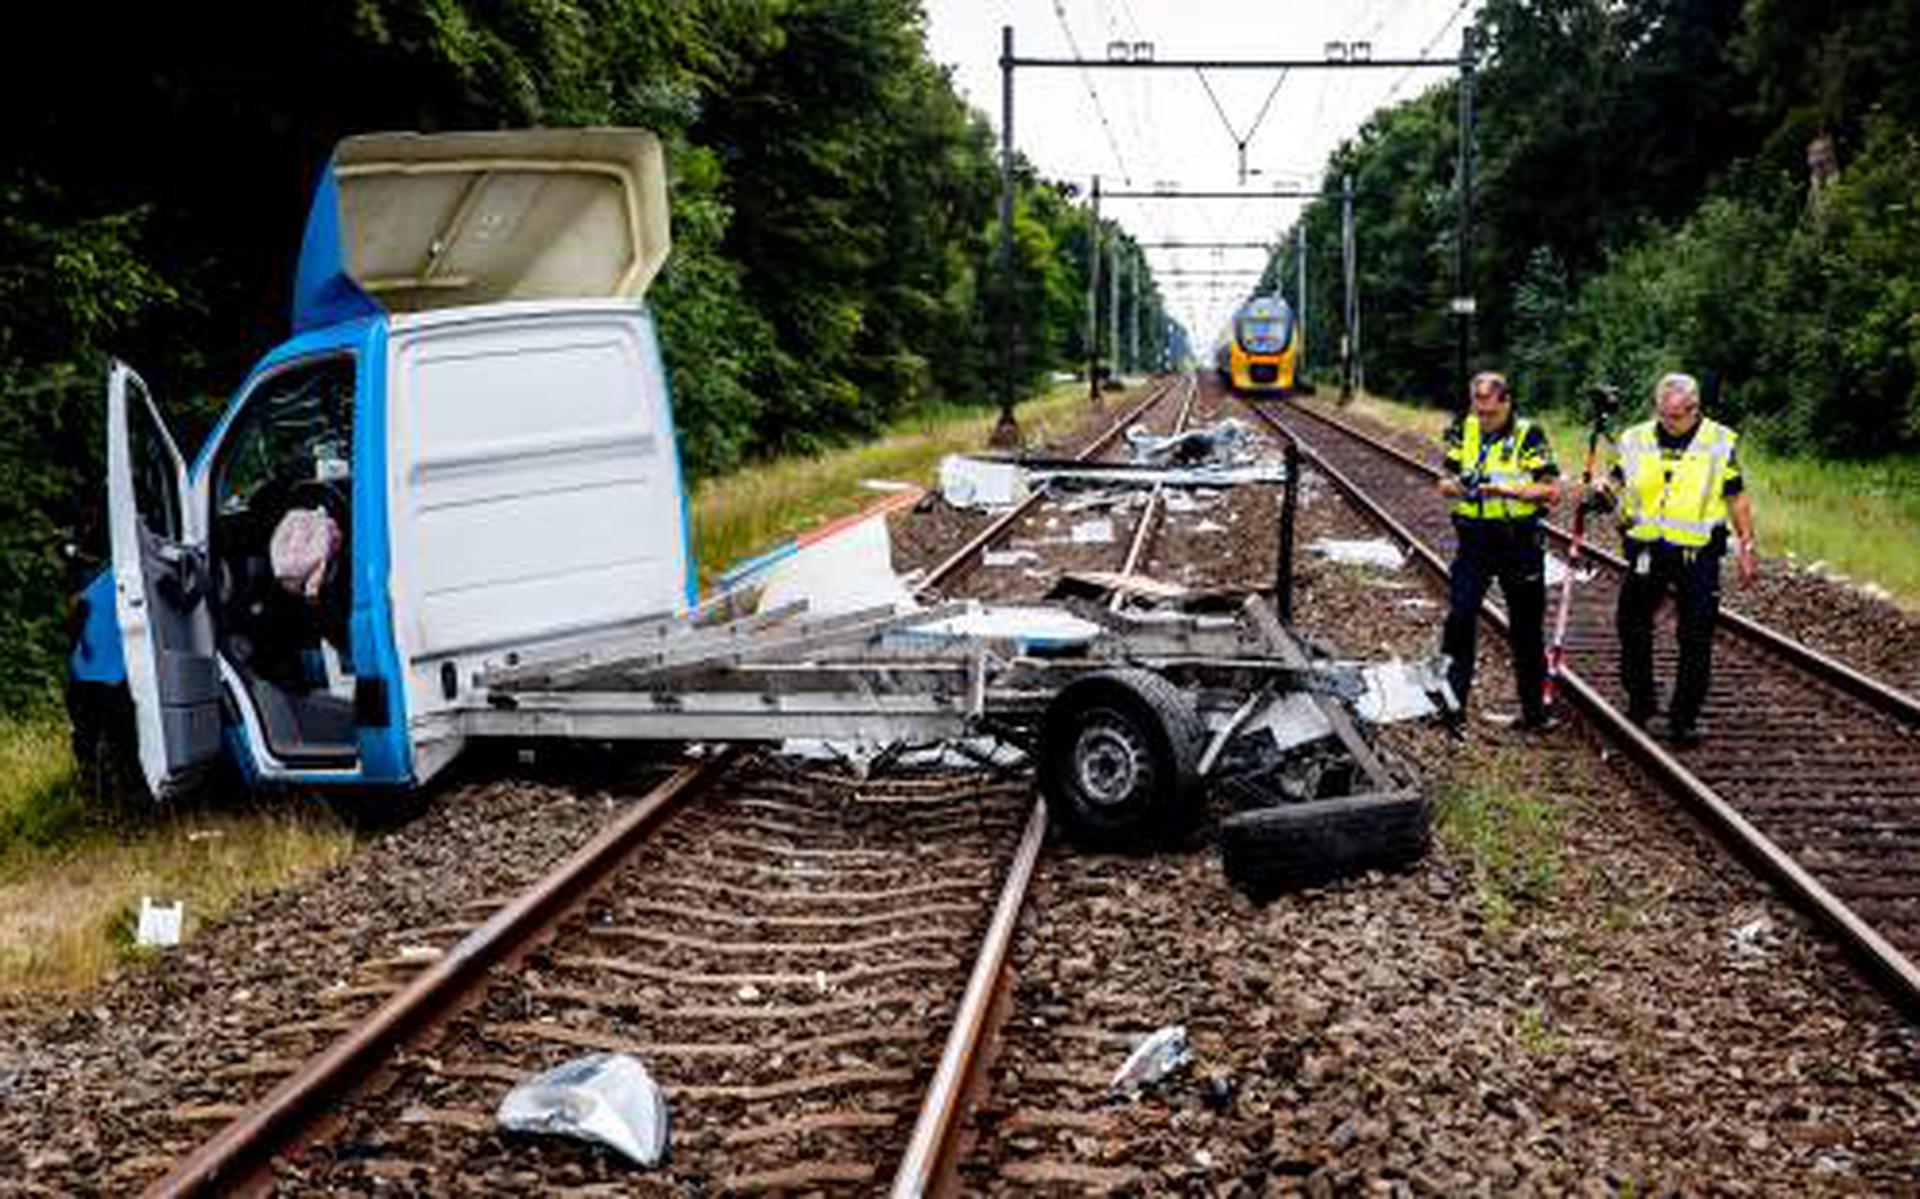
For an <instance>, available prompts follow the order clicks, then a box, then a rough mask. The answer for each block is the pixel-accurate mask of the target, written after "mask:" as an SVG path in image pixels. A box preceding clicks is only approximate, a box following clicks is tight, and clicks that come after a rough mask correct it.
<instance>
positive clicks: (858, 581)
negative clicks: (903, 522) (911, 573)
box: [760, 518, 916, 617]
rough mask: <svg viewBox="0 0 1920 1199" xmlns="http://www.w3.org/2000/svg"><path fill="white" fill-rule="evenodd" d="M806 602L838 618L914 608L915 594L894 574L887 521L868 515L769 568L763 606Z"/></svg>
mask: <svg viewBox="0 0 1920 1199" xmlns="http://www.w3.org/2000/svg"><path fill="white" fill-rule="evenodd" d="M796 601H804V602H805V603H806V606H807V607H806V610H807V613H808V615H810V616H814V617H824V616H837V615H840V614H842V613H846V612H859V611H862V610H865V609H869V608H876V607H880V606H883V605H884V606H888V607H891V608H892V609H893V610H894V611H896V612H911V611H912V610H913V609H914V608H915V606H916V605H915V604H914V601H913V596H912V595H910V594H908V592H907V589H906V587H905V586H904V585H903V584H902V583H901V582H900V577H899V576H898V575H896V574H894V573H893V547H892V543H891V541H890V540H889V538H888V535H887V522H886V521H885V520H882V519H877V518H870V519H867V520H862V521H858V522H856V523H854V524H852V525H849V526H847V527H846V528H844V529H841V530H840V531H839V532H838V533H836V534H835V535H834V536H832V537H828V538H826V539H824V540H821V541H816V542H814V543H813V544H811V545H804V546H801V547H799V548H798V549H797V550H795V551H794V552H793V553H791V554H788V555H787V556H786V557H784V558H782V559H780V560H779V561H777V562H775V563H773V564H772V565H771V566H770V567H769V568H768V570H767V571H766V584H765V587H764V588H763V590H762V591H761V593H760V610H761V611H763V612H770V611H774V610H776V609H778V608H781V607H784V606H786V605H789V604H792V603H794V602H796Z"/></svg>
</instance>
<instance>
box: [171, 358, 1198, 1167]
mask: <svg viewBox="0 0 1920 1199" xmlns="http://www.w3.org/2000/svg"><path fill="white" fill-rule="evenodd" d="M1175 385H1176V380H1174V379H1166V380H1162V381H1160V382H1158V383H1157V384H1156V386H1155V387H1154V388H1153V389H1152V391H1151V392H1150V393H1149V394H1148V395H1147V396H1146V397H1144V398H1143V399H1142V400H1141V401H1140V402H1139V403H1138V404H1137V405H1135V406H1134V407H1133V408H1131V409H1129V410H1128V411H1126V412H1125V413H1123V414H1122V415H1121V417H1120V418H1119V419H1118V420H1117V421H1116V422H1115V423H1114V424H1113V426H1112V427H1110V428H1109V429H1107V430H1106V431H1105V432H1104V433H1102V434H1101V435H1100V436H1099V437H1098V438H1096V439H1095V440H1094V441H1093V442H1091V443H1090V444H1089V445H1088V446H1087V447H1086V448H1085V449H1083V450H1082V451H1081V452H1080V454H1079V455H1078V457H1080V458H1082V459H1090V458H1093V457H1095V456H1097V455H1098V454H1100V453H1101V452H1103V451H1104V450H1106V449H1107V448H1108V447H1109V446H1110V445H1112V443H1113V442H1114V440H1115V439H1117V438H1118V437H1119V436H1120V435H1121V433H1122V432H1123V431H1124V430H1125V429H1127V428H1128V427H1130V426H1131V425H1133V424H1134V423H1136V422H1137V421H1138V420H1140V419H1141V418H1142V417H1143V416H1144V415H1146V413H1147V412H1149V411H1150V410H1151V409H1152V408H1153V407H1154V406H1155V405H1157V404H1159V403H1160V402H1161V400H1163V399H1164V398H1165V397H1166V396H1168V395H1170V394H1172V392H1173V390H1174V387H1175ZM1041 498H1043V496H1042V494H1040V493H1036V494H1035V495H1034V496H1033V497H1032V498H1031V499H1030V500H1029V501H1028V502H1027V503H1026V504H1024V505H1021V506H1020V507H1018V508H1016V509H1014V510H1013V511H1011V512H1009V513H1007V514H1005V515H1004V516H1003V517H1001V518H1000V519H999V520H996V521H995V522H994V523H993V525H992V526H990V527H989V528H988V529H986V530H984V531H983V532H982V533H981V534H980V535H978V536H976V537H975V538H974V539H973V540H972V541H970V542H969V543H968V545H967V546H966V547H963V548H962V549H961V550H960V551H958V552H957V553H955V554H954V555H952V556H951V557H949V558H948V559H947V560H946V561H945V562H943V563H941V564H940V565H939V566H937V567H936V568H935V569H934V570H933V571H932V572H930V574H929V575H928V578H927V583H926V586H927V587H928V588H931V587H935V586H938V585H939V584H941V583H944V582H948V581H950V580H951V579H952V578H953V577H954V576H956V575H958V574H960V573H962V572H963V571H964V570H965V569H966V567H967V566H969V565H970V564H971V563H972V561H973V560H974V559H976V558H977V557H978V555H979V553H980V552H981V551H982V550H984V549H985V548H986V547H987V546H989V545H991V544H992V543H993V542H994V541H995V540H997V539H998V538H999V537H1002V536H1004V535H1005V533H1006V532H1007V531H1008V530H1009V529H1011V528H1012V527H1013V525H1014V523H1015V522H1016V521H1017V520H1018V519H1019V518H1020V516H1022V515H1024V514H1025V513H1026V512H1027V511H1030V510H1031V509H1032V507H1033V506H1035V505H1036V504H1037V503H1038V502H1039V501H1040V499H1041ZM737 756H738V755H737V754H736V753H735V752H734V751H731V750H728V751H726V752H723V753H721V754H718V755H715V756H714V757H711V758H708V759H706V760H704V761H702V762H699V763H696V764H694V765H690V766H685V767H683V768H681V769H680V770H678V771H676V772H675V773H674V774H673V775H671V776H670V777H669V778H668V779H667V780H665V781H664V782H662V783H661V784H660V785H659V786H657V787H655V788H654V789H653V790H652V791H650V792H649V793H648V794H647V795H645V796H643V797H642V798H641V799H640V800H639V801H637V802H636V803H635V804H634V805H633V806H632V807H631V808H630V809H629V810H628V811H627V812H625V813H623V814H622V815H621V816H620V817H619V818H618V819H617V820H616V821H614V822H613V823H612V824H610V825H609V826H607V827H606V828H604V829H603V830H601V832H599V833H598V834H597V835H596V836H595V837H594V838H593V840H591V841H590V842H588V843H587V844H586V845H584V846H583V847H581V849H579V850H578V851H576V852H575V853H574V854H573V855H572V856H571V857H569V858H568V859H567V860H566V861H564V862H562V863H561V864H560V865H559V866H558V867H556V868H555V869H554V870H552V871H550V872H549V873H548V874H546V875H545V876H543V877H542V878H541V879H540V880H539V882H537V883H536V884H535V885H534V886H533V887H532V888H530V889H529V890H528V891H526V892H525V893H523V894H522V895H521V896H519V897H518V898H517V899H515V900H513V901H512V902H510V903H509V904H508V905H507V906H506V907H504V908H502V909H501V910H500V911H498V912H496V913H495V914H494V915H493V916H492V917H491V918H490V919H488V920H487V921H486V922H485V923H484V924H483V925H482V926H481V927H479V928H478V929H475V930H474V931H473V932H471V933H470V934H468V935H467V936H465V937H464V938H462V939H461V940H460V941H459V942H458V943H457V944H456V945H454V946H453V947H452V948H451V949H450V950H449V951H448V952H447V953H445V954H444V955H442V956H441V957H440V958H439V959H437V960H436V961H435V962H434V964H433V965H432V966H431V967H429V968H428V969H426V970H425V971H423V972H422V973H421V974H420V975H419V976H417V977H416V978H414V979H413V980H412V982H411V983H409V984H408V985H407V986H405V987H404V988H403V989H402V990H401V991H400V993H398V994H396V995H394V996H393V997H392V998H391V999H390V1000H388V1001H387V1002H386V1003H384V1004H383V1005H381V1006H380V1007H379V1008H378V1009H376V1010H375V1011H374V1012H373V1013H372V1014H371V1015H370V1016H368V1017H367V1018H366V1019H364V1020H362V1021H360V1022H359V1023H358V1024H356V1025H355V1027H354V1028H353V1029H352V1030H351V1031H350V1032H348V1033H347V1034H346V1035H344V1036H342V1037H340V1038H339V1039H338V1040H336V1041H334V1042H333V1043H332V1044H330V1045H329V1046H328V1047H327V1048H326V1049H324V1050H323V1051H321V1052H320V1053H318V1054H316V1055H315V1056H313V1057H312V1058H309V1059H307V1061H305V1062H304V1063H303V1064H302V1065H301V1066H300V1067H299V1068H297V1069H296V1070H295V1071H294V1072H293V1073H292V1074H290V1075H288V1076H287V1077H286V1078H284V1079H283V1080H282V1081H281V1082H280V1083H279V1084H278V1085H276V1086H275V1087H274V1088H273V1089H272V1090H271V1091H270V1092H269V1093H268V1094H267V1095H266V1096H265V1097H264V1098H263V1099H261V1100H260V1101H259V1102H257V1103H255V1104H253V1105H251V1106H250V1107H249V1108H248V1109H247V1110H246V1111H245V1112H244V1113H242V1114H241V1115H240V1116H238V1117H237V1118H235V1119H234V1120H232V1121H231V1122H230V1123H228V1124H227V1125H226V1126H224V1127H223V1128H222V1129H221V1130H220V1131H219V1132H218V1133H216V1134H215V1135H214V1136H213V1137H212V1138H211V1139H209V1140H207V1141H205V1142H203V1143H202V1144H201V1145H199V1146H198V1147H197V1148H195V1149H194V1150H193V1151H192V1152H190V1153H189V1154H188V1155H187V1156H185V1157H183V1158H182V1159H180V1161H179V1162H178V1163H176V1165H175V1166H174V1168H173V1169H172V1170H171V1171H170V1172H169V1173H168V1174H167V1175H166V1176H165V1177H163V1178H161V1179H160V1180H158V1181H157V1182H155V1183H154V1184H152V1185H151V1186H150V1187H149V1188H148V1189H147V1191H146V1192H145V1193H146V1194H148V1195H154V1196H160V1195H164V1196H185V1195H203V1194H224V1193H228V1192H231V1191H235V1190H242V1189H246V1188H249V1187H259V1186H264V1185H265V1184H266V1176H267V1172H268V1171H269V1170H270V1169H271V1167H272V1163H273V1161H274V1159H275V1158H276V1156H278V1155H279V1154H282V1153H284V1152H286V1151H287V1150H288V1149H290V1148H292V1147H294V1146H296V1145H298V1144H300V1143H301V1140H302V1137H303V1136H305V1135H307V1134H308V1133H309V1130H310V1129H311V1127H312V1125H313V1124H314V1123H315V1122H316V1121H319V1120H321V1119H323V1118H324V1117H325V1116H327V1115H328V1114H329V1113H330V1112H331V1111H332V1110H333V1109H334V1108H335V1107H336V1106H337V1105H338V1104H339V1103H340V1102H341V1101H342V1100H344V1099H345V1098H346V1097H347V1096H349V1095H351V1094H353V1093H354V1092H355V1091H356V1089H358V1088H360V1087H362V1086H363V1085H364V1084H365V1083H366V1082H367V1081H368V1080H369V1079H370V1078H372V1077H373V1076H374V1075H375V1073H376V1072H377V1071H378V1070H380V1068H381V1067H382V1066H383V1065H384V1064H385V1063H386V1062H387V1061H388V1060H389V1059H390V1058H391V1056H392V1055H393V1054H394V1053H395V1052H397V1051H398V1050H399V1049H401V1048H402V1047H403V1046H405V1045H407V1044H409V1043H411V1042H413V1041H415V1040H417V1039H418V1038H419V1037H421V1036H423V1035H426V1034H428V1033H430V1032H431V1030H433V1029H434V1028H435V1027H437V1026H438V1025H440V1024H442V1023H443V1022H444V1021H445V1020H446V1019H447V1018H448V1017H449V1016H450V1015H451V1014H452V1013H453V1012H455V1011H458V1010H460V1009H461V1008H462V1007H464V1006H466V1005H467V1004H468V1003H469V1002H470V1001H471V1000H472V999H473V997H474V996H475V995H476V994H478V993H480V992H481V991H483V990H484V988H485V985H486V983H487V980H488V975H489V972H490V971H492V970H493V969H494V968H495V967H497V966H499V965H502V964H504V963H509V962H511V961H513V960H515V959H516V958H518V957H520V956H522V955H523V954H524V953H525V952H526V951H527V950H528V948H529V947H530V946H531V945H532V944H534V943H535V942H537V941H539V940H540V939H541V938H542V937H543V936H545V935H546V934H548V933H550V932H551V931H552V930H553V929H554V928H555V927H556V926H557V925H558V924H559V923H560V921H561V920H562V919H563V918H564V917H565V916H566V915H567V913H568V912H570V911H572V910H574V909H575V908H576V907H577V905H578V904H579V903H580V902H582V901H583V900H584V899H585V898H586V897H587V896H589V895H591V894H593V893H594V892H595V891H596V890H597V889H598V888H600V887H602V885H603V884H604V883H605V882H606V881H607V880H608V878H609V877H610V876H611V875H612V873H613V872H614V871H615V870H616V869H617V868H618V867H619V866H620V865H621V864H622V863H623V862H625V861H626V860H628V859H629V858H630V857H631V856H632V854H633V852H634V851H635V849H636V848H637V847H638V846H639V845H640V844H641V843H642V842H643V841H644V840H645V839H646V837H647V835H648V834H649V833H650V832H651V831H652V830H653V829H655V828H656V827H658V825H659V824H660V823H661V821H662V820H663V819H664V818H665V817H666V816H667V815H668V814H669V813H670V812H672V811H673V810H674V809H675V808H676V807H677V806H678V805H679V803H680V802H681V801H683V800H685V799H687V798H689V797H691V796H693V795H695V794H697V793H698V792H699V791H701V790H702V789H704V788H705V787H707V786H708V785H709V784H710V783H711V782H712V781H713V780H714V779H715V778H716V777H718V776H719V774H720V773H721V772H722V771H723V770H724V769H725V768H726V767H727V765H728V764H730V763H731V762H732V761H733V760H735V758H737ZM1045 833H1046V811H1045V807H1044V805H1043V804H1041V803H1040V802H1039V801H1037V800H1036V802H1035V803H1034V805H1033V807H1032V809H1031V810H1030V812H1029V815H1028V818H1027V822H1026V832H1025V834H1024V836H1023V837H1022V839H1021V842H1020V845H1019V848H1018V849H1017V850H1016V856H1015V860H1014V862H1013V865H1012V866H1011V867H1010V869H1009V872H1008V876H1007V879H1006V881H1005V885H1004V887H1003V890H1002V893H1001V896H1000V899H999V902H998V905H997V907H996V910H995V915H994V918H993V920H992V922H991V924H990V926H989V928H988V931H987V934H986V937H985V939H984V943H983V945H982V948H981V956H980V958H979V960H978V961H977V962H976V963H975V965H974V968H973V974H972V979H971V981H970V983H969V988H968V993H967V996H966V999H965V1000H964V1001H963V1004H962V1007H961V1010H960V1016H959V1018H958V1019H957V1020H956V1023H955V1026H954V1031H953V1033H952V1035H951V1037H950V1038H949V1041H948V1044H947V1046H946V1052H945V1055H944V1056H943V1059H942V1064H941V1067H940V1072H939V1075H938V1076H937V1077H936V1081H935V1084H934V1089H933V1090H932V1091H931V1092H929V1095H928V1097H927V1103H926V1106H927V1108H928V1110H929V1111H932V1112H936V1113H937V1114H938V1119H937V1120H935V1121H934V1122H933V1123H931V1124H927V1125H926V1128H925V1130H924V1131H922V1130H916V1133H915V1139H914V1143H913V1147H912V1148H911V1149H910V1150H909V1161H913V1160H916V1158H915V1155H919V1154H925V1155H927V1156H926V1159H925V1160H926V1163H927V1168H928V1169H929V1170H931V1169H932V1168H934V1167H938V1166H941V1165H943V1164H948V1163H950V1158H951V1146H952V1137H953V1135H954V1133H955V1131H956V1130H957V1127H958V1123H959V1121H958V1119H957V1117H958V1115H959V1114H960V1113H961V1111H962V1107H961V1102H960V1100H961V1095H962V1090H961V1088H962V1087H963V1086H964V1085H965V1084H966V1083H967V1082H968V1081H969V1079H970V1078H971V1076H972V1073H973V1069H974V1055H975V1052H976V1050H977V1047H978V1044H979V1040H980V1036H981V1034H982V1031H983V1030H984V1029H985V1028H986V1026H987V1017H986V1008H985V1006H984V1005H983V1003H982V1002H981V999H980V996H979V994H978V993H980V992H984V993H985V995H986V996H987V997H989V998H990V997H991V994H992V992H993V990H994V984H995V982H996V980H998V978H999V977H1000V974H1001V971H1002V968H1003V967H1004V964H1005V958H1006V952H1007V948H1008V945H1009V944H1010V942H1011V939H1012V933H1013V928H1014V924H1015V922H1016V921H1017V919H1018V916H1019V912H1020V909H1021V907H1022V905H1023V904H1024V901H1025V896H1026V890H1027V885H1028V883H1029V882H1030V881H1031V878H1032V875H1033V868H1034V863H1035V862H1036V861H1037V859H1038V855H1039V852H1040V849H1041V848H1042V846H1043V844H1044V840H1045ZM923 1123H924V1122H923ZM908 1176H909V1175H908V1173H907V1167H905V1166H903V1173H902V1178H903V1179H904V1178H906V1177H908ZM913 1176H915V1177H919V1176H920V1167H918V1166H915V1167H913ZM927 1176H928V1177H931V1175H930V1174H929V1175H927ZM906 1193H918V1191H917V1190H916V1191H909V1192H906Z"/></svg>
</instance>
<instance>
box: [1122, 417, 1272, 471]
mask: <svg viewBox="0 0 1920 1199" xmlns="http://www.w3.org/2000/svg"><path fill="white" fill-rule="evenodd" d="M1127 446H1128V448H1129V450H1130V451H1131V452H1132V455H1133V460H1134V461H1135V462H1169V463H1173V464H1175V465H1179V466H1202V465H1206V466H1231V465H1238V464H1241V463H1244V462H1246V461H1248V460H1250V459H1252V458H1254V457H1255V456H1257V454H1258V453H1259V451H1260V448H1261V446H1262V439H1261V438H1260V437H1259V436H1258V435H1257V434H1256V433H1255V432H1254V430H1253V427H1252V426H1251V425H1249V424H1247V423H1246V422H1245V421H1243V420H1239V419H1237V418H1235V417H1231V416H1229V417H1226V418H1225V419H1223V420H1219V421H1215V422H1214V423H1213V424H1211V425H1201V426H1197V427H1195V428H1191V429H1188V430H1186V431H1185V432H1182V433H1171V434H1162V433H1152V432H1149V431H1147V430H1146V429H1142V428H1140V427H1139V426H1138V425H1136V426H1134V427H1132V428H1130V429H1128V430H1127Z"/></svg>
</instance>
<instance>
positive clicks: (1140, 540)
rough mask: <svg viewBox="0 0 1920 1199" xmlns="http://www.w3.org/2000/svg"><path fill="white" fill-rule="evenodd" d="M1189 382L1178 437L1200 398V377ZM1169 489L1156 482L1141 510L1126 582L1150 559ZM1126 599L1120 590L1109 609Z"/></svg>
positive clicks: (1129, 552)
mask: <svg viewBox="0 0 1920 1199" xmlns="http://www.w3.org/2000/svg"><path fill="white" fill-rule="evenodd" d="M1186 383H1187V388H1186V392H1187V397H1186V399H1185V400H1183V401H1182V402H1181V404H1180V414H1179V415H1178V416H1176V417H1174V418H1173V432H1174V435H1175V436H1178V435H1180V434H1181V433H1184V432H1186V431H1187V422H1188V421H1189V420H1191V419H1192V418H1193V406H1194V404H1195V403H1196V402H1198V401H1199V399H1200V380H1199V378H1198V376H1191V375H1190V376H1187V377H1186ZM1166 490H1167V489H1166V486H1165V485H1164V484H1160V483H1155V484H1154V485H1153V490H1152V491H1151V492H1149V493H1148V494H1147V503H1146V506H1145V507H1143V508H1142V509H1141V510H1140V520H1139V523H1137V524H1135V525H1134V528H1133V543H1132V544H1131V545H1129V546H1128V547H1127V560H1126V562H1124V563H1123V564H1122V565H1121V567H1120V577H1121V578H1123V579H1124V578H1128V577H1129V576H1131V575H1132V574H1133V573H1134V571H1136V570H1138V569H1139V568H1140V561H1141V559H1143V558H1145V557H1146V556H1147V545H1148V543H1149V542H1151V541H1152V540H1153V537H1154V535H1155V533H1156V532H1157V531H1158V526H1159V520H1160V510H1161V508H1162V507H1163V506H1164V505H1165V503H1166ZM1125 596H1126V593H1125V592H1124V591H1119V590H1116V591H1115V592H1114V593H1113V599H1112V600H1111V601H1109V603H1108V606H1109V607H1110V608H1112V609H1113V610H1114V611H1116V612H1118V611H1119V610H1120V603H1121V601H1122V600H1123V599H1124V598H1125Z"/></svg>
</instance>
